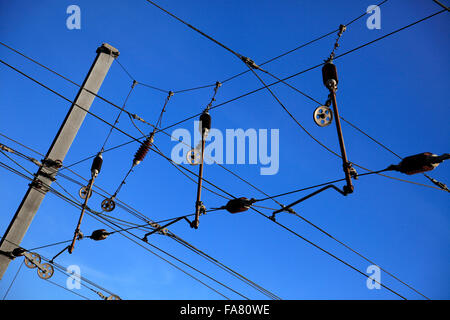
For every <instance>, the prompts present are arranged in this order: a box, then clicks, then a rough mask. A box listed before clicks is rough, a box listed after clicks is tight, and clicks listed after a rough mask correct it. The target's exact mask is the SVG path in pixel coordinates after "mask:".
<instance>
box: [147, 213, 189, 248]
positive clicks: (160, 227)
mask: <svg viewBox="0 0 450 320" xmlns="http://www.w3.org/2000/svg"><path fill="white" fill-rule="evenodd" d="M182 219H184V220H186V221H187V222H188V223H189V225H191V224H192V222H191V221H189V219H188V218H186V217H184V216H183V217H179V218H176V219H175V220H172V221H171V222H169V223H167V224H165V225H163V226H159V227H157V228H155V229H153V230H152V231H150V232H148V233H146V234H145V235H144V238H142V240H143V241H145V242H148V239H147V237H148V236H150V235H152V234H154V233H156V232H158V231H161V230H163V229H164V228H167V227H168V226H170V225H172V224H174V223H176V222H178V221H180V220H182Z"/></svg>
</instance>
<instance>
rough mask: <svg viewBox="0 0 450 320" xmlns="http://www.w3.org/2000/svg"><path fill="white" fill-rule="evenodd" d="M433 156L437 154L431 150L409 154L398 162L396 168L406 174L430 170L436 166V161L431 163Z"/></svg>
mask: <svg viewBox="0 0 450 320" xmlns="http://www.w3.org/2000/svg"><path fill="white" fill-rule="evenodd" d="M435 157H437V155H435V154H432V153H431V152H424V153H419V154H416V155H414V156H409V157H406V158H404V159H403V160H402V161H401V162H400V163H399V165H398V166H397V169H396V170H397V171H400V172H401V173H405V174H408V175H411V174H415V173H422V172H427V171H431V170H433V169H434V168H436V167H437V166H438V163H433V161H432V160H433V159H434V158H435Z"/></svg>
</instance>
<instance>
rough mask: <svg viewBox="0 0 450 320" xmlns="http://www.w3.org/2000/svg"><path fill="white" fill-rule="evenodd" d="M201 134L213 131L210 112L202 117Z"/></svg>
mask: <svg viewBox="0 0 450 320" xmlns="http://www.w3.org/2000/svg"><path fill="white" fill-rule="evenodd" d="M199 129H200V132H202V133H203V132H205V130H208V131H209V130H210V129H211V116H210V115H209V113H208V112H203V113H202V114H201V115H200V128H199Z"/></svg>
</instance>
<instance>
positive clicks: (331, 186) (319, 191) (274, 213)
mask: <svg viewBox="0 0 450 320" xmlns="http://www.w3.org/2000/svg"><path fill="white" fill-rule="evenodd" d="M346 187H347V186H344V188H343V190H341V189H339V188H338V187H336V186H335V185H333V184H329V185H327V186H325V187H323V188H321V189H319V190H316V191H314V192H312V193H310V194H308V195H307V196H304V197H303V198H301V199H299V200H297V201H294V202H292V203H291V204H289V205H287V206H283V207H282V208H281V209H278V210H276V211H274V212H273V213H272V216H271V217H270V219H271V220H273V221H275V215H276V214H278V213H280V212H283V211H287V212H289V213H293V214H295V211H294V210H293V209H292V208H291V207H292V206H295V205H296V204H299V203H300V202H303V201H305V200H307V199H309V198H311V197H313V196H315V195H317V194H319V193H321V192H323V191H325V190H327V189H330V188H332V189H334V190H336V191H337V192H339V193H340V194H342V195H343V196H346V195H347V194H348V193H349V192H348V190H346Z"/></svg>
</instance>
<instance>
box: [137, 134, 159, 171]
mask: <svg viewBox="0 0 450 320" xmlns="http://www.w3.org/2000/svg"><path fill="white" fill-rule="evenodd" d="M153 137H154V133H153V132H152V133H151V134H150V136H148V137H147V139H145V141H144V142H142V144H141V146H140V147H139V149H138V151H136V153H135V154H134V159H133V165H138V164H139V163H141V161H142V160H144V158H145V156H146V155H147V153H148V150H150V147H151V146H152V144H153Z"/></svg>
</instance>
